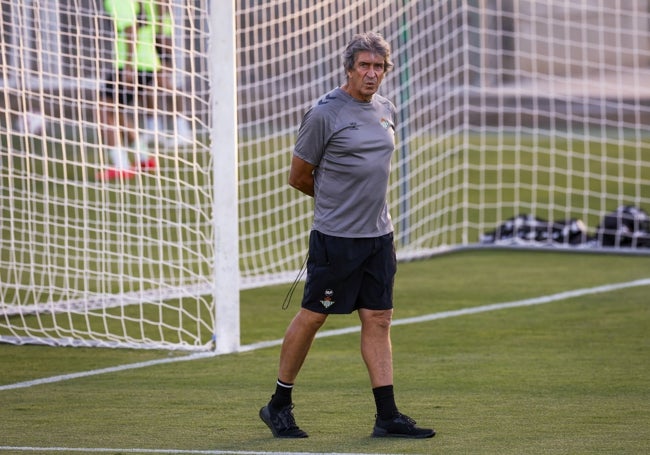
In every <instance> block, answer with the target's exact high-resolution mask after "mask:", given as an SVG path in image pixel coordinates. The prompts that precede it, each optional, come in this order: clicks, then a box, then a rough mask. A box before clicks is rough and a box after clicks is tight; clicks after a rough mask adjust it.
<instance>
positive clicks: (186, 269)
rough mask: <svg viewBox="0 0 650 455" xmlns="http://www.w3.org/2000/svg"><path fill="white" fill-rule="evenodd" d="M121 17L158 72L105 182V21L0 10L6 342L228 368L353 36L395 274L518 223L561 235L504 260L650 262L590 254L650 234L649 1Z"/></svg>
mask: <svg viewBox="0 0 650 455" xmlns="http://www.w3.org/2000/svg"><path fill="white" fill-rule="evenodd" d="M136 3H139V4H141V5H142V4H149V3H153V5H154V6H155V7H156V8H155V9H156V10H160V11H163V12H164V13H165V17H164V20H163V19H161V18H159V19H155V20H154V22H155V23H156V24H158V25H157V26H158V27H159V29H160V30H165V31H166V33H165V37H164V39H163V38H160V40H159V41H157V44H158V48H159V51H161V54H160V58H161V59H162V60H164V62H163V61H162V60H161V66H160V67H159V69H158V70H156V73H155V75H156V77H155V78H154V81H152V83H151V84H150V86H149V87H148V88H147V89H146V90H143V93H139V94H138V96H137V97H135V99H134V100H133V102H132V103H131V104H129V105H128V106H127V105H125V106H121V109H122V108H123V111H122V110H120V111H119V112H124V113H125V115H128V116H129V117H128V118H129V119H130V120H131V122H132V123H133V125H134V127H133V128H132V131H136V132H137V133H138V137H139V138H140V141H139V143H138V144H136V145H138V146H139V147H140V148H138V147H134V148H133V149H128V150H126V153H127V154H126V156H127V157H128V159H129V160H130V161H132V168H129V169H128V170H122V171H120V172H109V173H108V174H107V171H109V170H110V169H111V168H112V167H114V165H115V163H116V162H117V163H121V164H124V162H123V160H122V161H119V160H117V161H115V160H114V159H113V158H114V154H113V153H112V150H113V148H114V147H113V144H112V143H111V141H110V140H109V139H108V133H107V131H110V129H109V130H107V129H106V128H105V126H106V125H105V123H106V118H108V117H107V116H106V111H105V109H106V104H105V103H102V99H103V96H104V95H105V88H106V80H107V78H108V77H109V76H110V75H111V74H114V72H115V70H114V66H115V52H114V49H115V46H114V41H115V37H116V33H117V31H118V29H117V28H116V26H115V23H114V21H113V20H112V19H111V16H110V14H109V13H108V11H107V10H106V8H105V2H102V1H95V0H77V1H75V2H73V1H71V0H16V1H13V2H3V3H2V15H0V21H2V32H1V33H2V34H1V35H0V38H1V40H0V56H1V57H2V60H0V69H1V70H2V71H1V72H0V84H2V88H3V96H2V97H1V98H0V214H1V215H0V230H1V231H0V233H1V238H0V242H1V246H2V251H1V254H0V342H6V343H16V344H25V343H36V344H48V345H57V346H58V345H60V346H102V347H126V348H139V349H172V350H209V349H214V350H216V351H217V352H219V353H225V352H234V351H237V350H238V349H239V347H240V345H239V343H240V341H239V292H240V291H241V290H242V289H247V288H252V287H260V286H267V285H271V284H283V283H288V282H290V281H292V280H293V279H294V278H295V277H296V274H297V271H298V270H299V269H300V267H301V264H302V263H303V261H304V257H305V254H306V250H307V239H308V232H309V228H310V222H311V213H312V201H311V200H310V198H308V197H306V196H301V195H300V194H298V193H297V192H296V191H295V190H292V189H290V188H289V187H288V185H287V183H286V180H287V173H288V168H289V164H290V160H291V153H292V147H293V142H294V140H295V135H296V132H297V128H298V125H299V123H300V120H301V118H302V115H303V113H304V112H305V110H306V109H307V108H308V106H309V105H310V104H311V103H313V102H314V101H315V100H316V99H317V98H318V97H319V96H320V95H322V94H323V93H325V92H327V91H329V90H331V89H332V88H334V87H336V86H337V85H340V84H342V83H343V81H344V73H343V70H342V67H341V62H340V53H341V50H342V48H343V46H344V45H345V44H346V42H347V41H348V40H349V39H350V37H351V36H352V35H353V34H354V33H357V32H360V31H368V30H372V31H378V32H380V33H382V34H383V35H384V36H385V37H386V39H387V40H388V41H389V42H390V43H391V44H392V46H393V60H394V62H395V70H394V71H393V72H392V73H390V74H389V76H388V77H387V78H386V80H385V82H384V85H383V86H382V94H383V95H385V96H387V97H388V98H390V99H391V100H393V101H394V103H395V104H396V105H397V107H398V111H399V123H398V131H397V133H398V134H397V136H398V143H397V147H396V152H395V158H394V162H393V174H392V181H391V185H390V189H389V200H390V204H391V213H392V216H393V221H394V224H395V228H396V232H395V233H396V241H397V248H398V257H399V258H400V259H414V258H421V257H427V256H430V255H433V254H437V253H440V252H445V251H450V250H455V249H461V248H474V247H479V246H484V245H485V242H484V239H485V238H486V234H487V233H490V232H493V231H494V230H495V229H497V228H498V227H499V226H500V225H501V224H502V223H504V222H507V221H508V220H530V219H533V220H535V221H536V222H538V221H540V220H545V221H547V222H549V223H550V224H549V226H551V227H553V228H555V227H556V224H559V225H561V226H569V227H572V228H575V229H574V231H572V233H573V234H574V235H573V236H572V237H571V238H569V236H567V235H559V236H558V237H553V236H547V237H545V238H544V239H543V240H541V241H540V239H538V238H525V237H523V238H509V239H508V240H509V244H508V246H514V247H518V246H521V245H523V246H525V247H531V246H532V247H536V248H554V249H559V250H569V251H574V250H576V249H581V250H588V251H604V250H608V251H611V250H614V251H618V252H621V251H634V252H636V253H641V254H643V253H647V252H650V249H649V248H629V247H624V246H622V245H618V244H615V245H614V246H613V247H607V248H605V247H603V245H601V243H600V242H599V237H598V235H597V231H598V227H599V225H600V224H601V222H602V220H603V218H604V217H605V216H606V215H607V214H608V213H611V212H613V211H616V210H617V209H618V208H619V207H621V206H632V207H638V208H640V209H645V210H646V211H648V210H650V135H649V134H648V131H649V130H648V127H647V125H649V124H650V88H648V84H647V80H648V77H649V76H650V52H649V51H648V49H650V32H649V30H648V24H649V23H650V14H649V11H650V6H649V2H648V1H647V0H645V1H641V0H627V1H619V2H609V1H606V0H585V1H581V2H567V1H560V0H542V1H532V0H520V1H514V0H444V1H424V0H411V1H400V2H397V1H396V2H376V1H367V0H352V1H343V0H325V1H319V2H305V1H300V0H273V1H259V0H238V1H237V2H234V1H232V2H231V1H221V0H210V1H206V0H165V1H162V0H155V1H153V0H152V1H151V2H136ZM141 8H144V7H142V6H141ZM145 9H146V8H145ZM145 13H146V11H143V12H141V19H140V20H141V21H144V20H145V19H147V16H146V14H145ZM156 21H157V22H156ZM163 63H164V64H163ZM102 107H103V109H104V110H102ZM114 109H116V108H115V107H114ZM114 112H117V110H116V111H114ZM109 113H110V112H109ZM124 134H126V136H124ZM124 134H123V136H124V137H122V138H121V139H122V140H125V137H128V134H129V133H128V132H127V133H124ZM142 153H145V154H146V155H147V157H148V158H153V161H152V163H153V165H152V166H142V165H141V164H139V158H140V156H141V155H142ZM146 163H150V162H149V161H146ZM107 177H110V178H107ZM553 232H556V231H551V228H549V233H553ZM559 232H560V234H562V232H563V231H562V230H560V231H559ZM576 233H577V236H576ZM502 240H503V239H502ZM490 246H491V245H490ZM280 305H281V302H278V306H280Z"/></svg>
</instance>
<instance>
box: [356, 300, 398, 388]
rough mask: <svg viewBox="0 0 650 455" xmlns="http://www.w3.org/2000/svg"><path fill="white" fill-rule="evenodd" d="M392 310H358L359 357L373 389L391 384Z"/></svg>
mask: <svg viewBox="0 0 650 455" xmlns="http://www.w3.org/2000/svg"><path fill="white" fill-rule="evenodd" d="M392 317H393V310H379V311H377V310H368V309H365V308H361V309H359V318H360V319H361V355H362V357H363V361H364V362H365V363H366V367H367V368H368V374H369V375H370V384H371V385H372V387H373V389H374V388H376V387H382V386H387V385H392V384H393V350H392V347H391V342H390V323H391V320H392Z"/></svg>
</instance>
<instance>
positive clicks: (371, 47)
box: [341, 32, 394, 74]
mask: <svg viewBox="0 0 650 455" xmlns="http://www.w3.org/2000/svg"><path fill="white" fill-rule="evenodd" d="M366 51H367V52H374V53H376V54H378V55H381V56H382V57H383V58H384V71H385V72H389V71H390V70H391V69H393V66H394V65H393V62H392V61H391V60H390V45H389V44H388V43H387V42H386V40H385V39H384V37H383V36H381V35H380V34H379V33H374V32H368V33H361V34H358V35H354V36H353V37H352V39H351V40H350V42H349V43H348V45H347V46H346V47H345V50H344V51H343V56H342V59H341V60H342V61H343V68H344V69H345V74H347V73H348V71H350V70H351V69H352V68H354V61H355V59H356V57H357V54H358V53H359V52H366Z"/></svg>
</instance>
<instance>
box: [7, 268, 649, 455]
mask: <svg viewBox="0 0 650 455" xmlns="http://www.w3.org/2000/svg"><path fill="white" fill-rule="evenodd" d="M638 286H650V278H646V279H641V280H635V281H628V282H624V283H614V284H606V285H602V286H596V287H592V288H583V289H575V290H572V291H565V292H559V293H557V294H550V295H545V296H541V297H533V298H530V299H524V300H516V301H513V302H504V303H494V304H490V305H482V306H478V307H472V308H463V309H460V310H453V311H442V312H440V313H432V314H427V315H423V316H417V317H412V318H405V319H396V320H394V321H393V323H392V325H393V326H398V325H406V324H417V323H420V322H428V321H435V320H438V319H446V318H452V317H456V316H466V315H471V314H478V313H485V312H487V311H497V310H504V309H508V308H519V307H526V306H533V305H542V304H544V303H550V302H557V301H559V300H566V299H570V298H575V297H581V296H585V295H591V294H602V293H606V292H612V291H617V290H619V289H625V288H632V287H638ZM360 330H361V327H360V326H353V327H346V328H343V329H334V330H325V331H322V332H319V333H318V334H317V335H316V337H317V338H326V337H332V336H339V335H346V334H350V333H356V332H359V331H360ZM280 344H282V340H281V339H279V340H271V341H262V342H259V343H253V344H248V345H244V346H241V347H240V349H239V352H248V351H254V350H257V349H264V348H268V347H273V346H279V345H280ZM216 355H220V354H215V353H214V352H211V351H210V352H201V353H195V354H190V355H185V356H180V357H168V358H165V359H156V360H149V361H147V362H138V363H130V364H125V365H118V366H114V367H108V368H100V369H98V370H90V371H81V372H78V373H70V374H63V375H59V376H51V377H49V378H40V379H34V380H31V381H24V382H16V383H14V384H6V385H1V386H0V391H4V390H12V389H21V388H27V387H33V386H37V385H42V384H51V383H54V382H62V381H68V380H71V379H77V378H84V377H88V376H96V375H100V374H106V373H116V372H120V371H126V370H134V369H138V368H146V367H150V366H155V365H161V364H165V363H173V362H184V361H189V360H197V359H203V358H207V357H213V356H216ZM0 449H2V447H1V446H0ZM210 453H218V452H210ZM228 453H230V452H228ZM242 453H243V452H242ZM250 453H253V452H250ZM265 453H269V452H265Z"/></svg>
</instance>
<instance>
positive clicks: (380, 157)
mask: <svg viewBox="0 0 650 455" xmlns="http://www.w3.org/2000/svg"><path fill="white" fill-rule="evenodd" d="M395 117H396V110H395V106H394V105H393V104H392V103H391V102H390V101H388V100H387V99H386V98H384V97H382V96H379V95H377V94H375V95H374V96H373V98H372V101H371V102H369V103H366V102H363V101H359V100H356V99H355V98H353V97H351V96H350V95H349V94H348V93H347V92H345V91H344V90H342V89H341V88H336V89H334V90H332V91H331V92H329V93H328V94H326V95H325V96H323V97H322V98H321V99H319V100H318V102H317V103H316V104H314V105H313V106H312V107H311V108H310V109H309V110H308V111H307V113H306V114H305V116H304V118H303V121H302V123H301V125H300V130H299V131H298V138H297V140H296V146H295V150H294V154H295V156H297V157H299V158H301V159H303V160H304V161H306V162H308V163H310V164H313V165H314V166H316V169H315V170H314V200H315V207H314V223H313V229H315V230H317V231H320V232H322V233H324V234H328V235H333V236H337V237H355V238H361V237H379V236H381V235H384V234H388V233H390V232H393V224H392V222H391V219H390V214H389V213H388V205H387V203H386V192H387V190H388V177H389V174H390V162H391V157H392V154H393V151H394V149H395V122H396V118H395Z"/></svg>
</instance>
